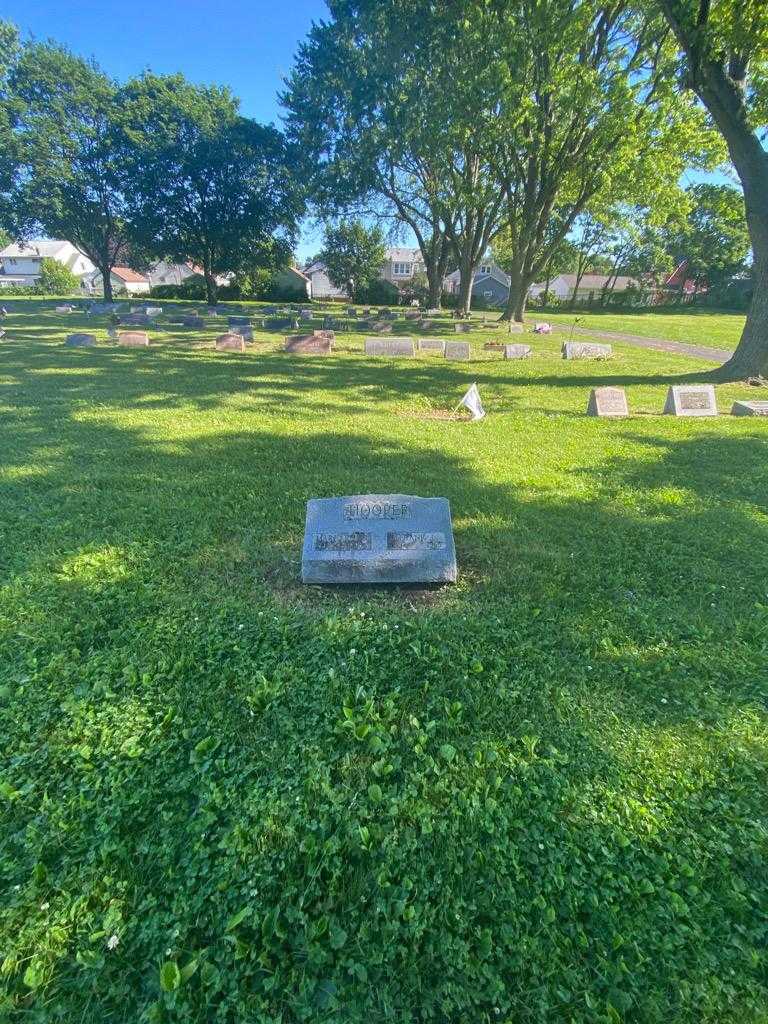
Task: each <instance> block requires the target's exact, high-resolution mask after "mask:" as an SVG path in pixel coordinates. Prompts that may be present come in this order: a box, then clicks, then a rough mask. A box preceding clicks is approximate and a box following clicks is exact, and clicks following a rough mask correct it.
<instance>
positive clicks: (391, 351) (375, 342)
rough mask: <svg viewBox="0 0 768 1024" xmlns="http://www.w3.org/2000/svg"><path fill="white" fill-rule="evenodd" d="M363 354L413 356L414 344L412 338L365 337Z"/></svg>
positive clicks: (414, 353) (392, 356) (391, 356)
mask: <svg viewBox="0 0 768 1024" xmlns="http://www.w3.org/2000/svg"><path fill="white" fill-rule="evenodd" d="M365 354H366V355H367V356H389V357H390V358H394V357H396V356H415V355H416V346H415V345H414V342H413V338H366V339H365Z"/></svg>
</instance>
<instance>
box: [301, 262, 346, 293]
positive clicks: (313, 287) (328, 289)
mask: <svg viewBox="0 0 768 1024" xmlns="http://www.w3.org/2000/svg"><path fill="white" fill-rule="evenodd" d="M304 276H305V277H308V278H309V287H310V297H311V298H313V299H345V298H347V292H346V289H344V288H337V287H336V285H335V284H333V283H332V282H331V279H330V277H328V271H327V270H326V267H325V264H324V263H323V262H322V261H321V260H313V261H312V262H311V263H310V264H308V265H307V266H306V267H304Z"/></svg>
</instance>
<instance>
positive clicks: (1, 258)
mask: <svg viewBox="0 0 768 1024" xmlns="http://www.w3.org/2000/svg"><path fill="white" fill-rule="evenodd" d="M44 259H50V260H56V261H57V262H58V263H61V264H62V266H65V267H66V268H67V269H68V270H70V271H71V272H72V273H73V274H74V275H75V277H79V278H80V279H81V281H82V280H83V278H84V277H85V276H86V275H87V274H90V273H91V272H92V271H93V270H94V269H95V268H94V265H93V263H92V262H91V261H90V260H89V259H88V257H87V256H84V255H83V253H81V252H80V250H79V249H76V248H75V246H74V245H72V243H71V242H66V241H63V240H62V239H56V238H36V239H33V240H32V241H29V242H13V243H12V244H11V245H6V247H5V248H4V249H1V250H0V287H8V286H10V285H34V284H36V283H37V281H38V280H39V278H40V272H41V267H42V262H43V260H44Z"/></svg>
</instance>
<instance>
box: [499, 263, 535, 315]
mask: <svg viewBox="0 0 768 1024" xmlns="http://www.w3.org/2000/svg"><path fill="white" fill-rule="evenodd" d="M530 283H531V282H530V281H529V280H528V277H527V275H526V274H525V272H524V269H523V261H522V259H518V258H517V257H515V258H514V259H513V261H512V266H511V267H510V268H509V298H508V299H507V305H506V309H505V310H504V312H503V313H502V314H501V319H502V320H509V321H512V320H514V321H515V322H516V323H518V324H521V323H522V322H523V316H524V315H525V304H526V301H527V299H528V288H529V286H530Z"/></svg>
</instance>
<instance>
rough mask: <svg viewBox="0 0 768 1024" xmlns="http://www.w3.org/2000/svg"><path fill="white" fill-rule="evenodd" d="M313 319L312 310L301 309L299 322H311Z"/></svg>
mask: <svg viewBox="0 0 768 1024" xmlns="http://www.w3.org/2000/svg"><path fill="white" fill-rule="evenodd" d="M311 319H312V310H311V309H306V308H305V309H300V310H299V320H311Z"/></svg>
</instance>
